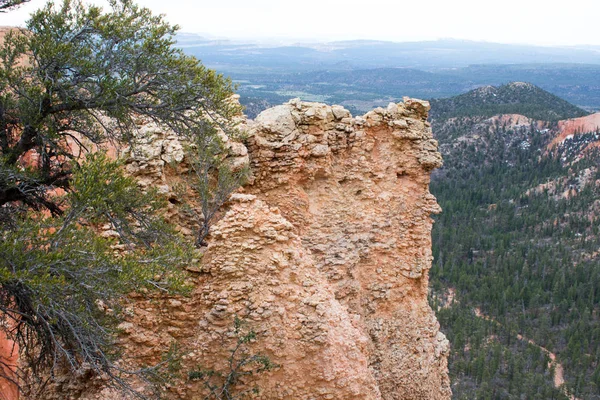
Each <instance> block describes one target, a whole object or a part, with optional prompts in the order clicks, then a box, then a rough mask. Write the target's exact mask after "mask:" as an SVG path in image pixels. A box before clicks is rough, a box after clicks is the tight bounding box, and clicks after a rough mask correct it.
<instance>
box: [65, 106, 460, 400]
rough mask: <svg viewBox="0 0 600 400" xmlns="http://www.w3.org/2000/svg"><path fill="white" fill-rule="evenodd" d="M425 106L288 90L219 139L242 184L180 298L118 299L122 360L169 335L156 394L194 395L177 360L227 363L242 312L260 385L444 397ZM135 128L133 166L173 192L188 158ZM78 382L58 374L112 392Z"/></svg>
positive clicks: (164, 138) (284, 390) (306, 394)
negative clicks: (236, 137) (175, 373)
mask: <svg viewBox="0 0 600 400" xmlns="http://www.w3.org/2000/svg"><path fill="white" fill-rule="evenodd" d="M428 110H429V105H428V104H427V103H426V102H422V101H418V100H412V99H405V101H404V103H400V104H390V105H389V106H388V108H387V109H376V110H374V111H372V112H369V113H368V114H366V115H365V116H363V117H356V118H353V117H352V116H351V115H350V113H349V112H348V111H347V110H345V109H343V108H342V107H339V106H333V107H331V106H327V105H323V104H316V103H306V102H301V101H299V100H292V101H290V102H289V103H287V104H285V105H282V106H278V107H275V108H272V109H269V110H266V111H264V112H263V113H262V114H260V115H259V116H258V117H257V118H256V120H255V121H248V122H247V123H246V124H245V127H244V129H245V130H246V131H247V132H248V140H247V143H246V146H242V145H241V144H240V143H235V142H230V143H229V145H228V147H229V150H230V154H231V157H232V158H233V162H237V163H247V162H249V163H250V165H251V169H252V178H251V180H250V183H249V184H248V185H246V187H245V188H242V189H241V190H240V192H239V193H237V194H234V195H233V196H232V198H231V201H230V203H229V204H228V205H227V208H226V210H225V212H224V215H223V216H222V218H221V219H220V220H219V221H218V223H216V224H215V225H214V226H213V228H212V231H211V234H210V237H209V240H208V243H209V244H208V247H207V248H206V249H205V250H204V255H203V257H202V260H201V261H199V263H198V265H197V266H190V270H192V271H193V272H190V275H191V276H192V278H191V279H193V282H194V289H193V292H192V294H191V295H190V296H189V297H185V298H179V297H178V298H168V299H165V298H156V297H154V298H145V297H143V296H139V295H138V296H134V297H132V298H131V299H130V300H129V305H128V308H127V310H126V311H127V313H128V315H129V321H128V322H126V323H124V324H122V325H121V328H122V330H123V335H122V338H121V340H122V344H123V345H124V347H125V349H126V351H125V355H124V362H126V363H131V364H137V365H140V364H150V363H155V362H157V361H160V356H161V353H163V352H165V351H166V350H167V349H168V348H169V345H170V344H171V343H173V342H177V343H178V347H179V349H180V350H179V351H180V354H181V355H182V357H181V365H180V366H179V368H180V369H179V372H180V378H175V380H174V381H173V384H172V385H171V386H170V387H169V388H168V390H167V392H166V393H165V394H164V395H165V397H166V398H172V399H199V398H204V395H205V387H204V385H203V384H202V382H200V381H193V380H189V379H186V378H187V376H188V372H189V371H192V370H194V369H197V368H200V367H201V368H207V369H212V370H217V371H224V370H226V369H227V358H228V355H229V349H230V348H231V347H232V345H234V344H235V335H234V334H233V331H232V321H233V319H234V316H238V317H239V318H241V319H243V320H244V321H246V323H247V324H248V325H249V326H251V327H252V328H253V329H254V330H255V331H256V332H257V338H256V339H255V340H253V341H252V342H251V343H249V347H250V350H251V351H252V352H253V353H260V354H264V355H266V356H268V357H269V359H270V360H271V361H272V362H274V363H276V364H278V365H279V368H275V369H273V370H271V371H267V372H264V373H261V374H258V375H254V376H247V377H244V378H243V379H242V382H243V385H242V387H241V389H244V388H252V387H254V386H258V387H259V388H260V392H259V394H255V395H254V396H255V397H256V398H261V399H448V398H450V396H451V392H450V384H449V379H448V375H447V353H448V342H447V340H446V338H445V336H444V335H443V334H442V333H441V332H440V331H439V325H438V323H437V321H436V319H435V316H434V314H433V312H432V310H431V309H430V308H429V305H428V303H427V285H428V270H429V268H430V266H431V261H432V256H431V236H430V232H431V226H432V219H431V218H430V214H432V213H437V212H439V211H440V209H439V206H438V205H437V203H436V200H435V198H434V197H433V196H432V195H431V194H430V193H429V190H428V184H429V175H430V172H431V170H432V169H434V168H436V167H439V166H441V157H440V154H439V153H438V151H437V142H436V141H435V140H434V139H433V138H432V134H431V129H430V128H429V124H428V123H427V122H426V118H427V112H428ZM143 133H144V135H145V136H144V137H143V138H141V139H140V140H142V141H145V145H144V146H142V148H141V149H142V150H141V151H140V150H136V151H131V152H130V153H129V158H130V159H129V165H128V169H129V171H130V172H131V173H132V174H134V175H137V176H138V177H139V178H140V179H141V180H142V183H143V184H144V185H161V187H162V189H163V190H164V192H167V193H169V192H172V188H173V185H174V183H175V182H176V181H177V177H176V176H174V175H173V173H172V172H169V171H168V170H169V167H168V164H169V163H171V164H173V163H177V162H181V161H182V160H183V158H182V157H183V156H182V153H181V152H180V150H181V145H180V144H179V143H178V142H177V140H176V138H174V137H171V136H169V135H165V134H162V133H160V132H159V131H157V128H155V127H154V128H153V127H146V128H145V130H143ZM171 213H172V216H173V218H176V220H178V221H181V222H180V223H181V225H182V231H184V232H188V233H191V232H192V230H193V228H194V227H193V226H185V218H184V217H183V216H181V215H180V214H181V213H180V212H179V211H178V210H177V207H176V206H173V207H172V210H171ZM100 384H101V382H100V383H98V385H100ZM95 386H97V385H95ZM140 387H143V385H142V384H141V383H140ZM79 388H80V389H79V390H78V391H77V392H73V391H72V390H71V389H72V388H69V383H68V382H64V385H63V386H60V385H57V386H56V390H58V392H59V393H60V392H61V391H62V393H65V392H69V391H70V393H71V396H73V398H88V399H93V398H94V399H99V398H102V399H110V398H114V399H117V398H120V397H119V395H117V394H115V393H114V392H112V391H111V390H109V389H104V390H100V391H96V390H92V389H89V388H86V389H81V387H79ZM57 396H59V397H60V395H57ZM60 398H64V397H60Z"/></svg>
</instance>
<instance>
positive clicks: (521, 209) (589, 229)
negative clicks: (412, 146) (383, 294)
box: [431, 108, 600, 399]
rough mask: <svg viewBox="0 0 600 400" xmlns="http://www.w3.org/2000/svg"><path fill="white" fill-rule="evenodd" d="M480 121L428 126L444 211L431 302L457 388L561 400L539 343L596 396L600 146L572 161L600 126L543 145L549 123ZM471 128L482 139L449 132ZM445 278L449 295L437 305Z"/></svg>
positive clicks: (572, 382) (569, 382) (569, 386)
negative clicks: (439, 163)
mask: <svg viewBox="0 0 600 400" xmlns="http://www.w3.org/2000/svg"><path fill="white" fill-rule="evenodd" d="M526 111H527V110H526V109H525V110H520V109H518V108H517V109H516V110H515V112H519V113H526ZM480 122H481V118H472V119H469V118H462V119H460V125H459V126H458V128H457V126H456V125H455V124H451V123H449V122H448V123H446V124H436V125H434V132H435V134H436V136H437V138H438V139H439V140H440V143H441V146H442V149H443V153H444V157H445V167H444V169H443V170H442V171H440V172H439V174H438V175H437V176H436V177H434V179H433V181H432V184H431V191H432V193H433V194H435V195H436V197H437V198H438V202H439V203H440V205H441V206H442V208H443V210H444V211H443V213H442V214H441V215H439V216H438V217H436V223H435V225H434V230H433V243H434V248H433V252H434V257H435V260H434V264H433V268H432V270H431V285H432V289H433V292H434V293H435V295H434V296H433V297H432V304H433V306H434V308H435V309H438V312H437V314H438V318H439V320H440V323H441V325H442V330H443V331H444V332H446V334H447V335H448V338H449V340H450V342H451V344H452V353H451V357H450V373H451V379H452V381H453V385H454V386H453V390H454V395H455V398H457V399H472V398H478V399H479V398H480V399H488V398H489V399H513V398H514V399H517V398H528V399H530V398H531V399H550V398H554V399H564V398H565V394H564V392H561V391H560V390H557V389H556V388H554V384H553V372H552V371H551V370H550V369H549V368H548V357H547V355H546V354H545V353H544V352H542V351H540V348H539V347H538V346H542V347H544V348H546V349H548V350H549V351H551V352H553V353H555V354H556V355H557V361H558V362H559V363H560V364H562V366H563V367H564V378H565V381H566V391H567V392H568V393H572V394H574V395H575V396H577V397H578V398H585V399H600V380H599V379H600V349H599V348H598V346H597V343H598V342H599V341H600V319H599V318H598V315H599V312H600V291H599V290H598V287H599V284H600V268H598V254H597V251H598V249H599V248H600V230H599V228H598V227H599V226H600V208H599V207H598V201H597V199H598V198H599V196H600V190H599V188H598V186H597V184H595V183H594V182H595V181H594V179H598V176H600V175H599V174H598V170H599V166H600V153H599V152H598V151H595V152H594V151H588V152H586V153H583V154H584V157H583V158H582V159H581V160H580V161H575V160H576V156H577V155H578V154H581V152H580V150H581V149H582V148H583V147H585V143H589V141H590V140H592V138H595V135H596V134H595V133H592V134H589V135H578V136H577V137H576V138H574V139H573V140H570V141H566V142H565V143H564V145H563V146H562V147H560V148H559V149H558V150H556V151H555V152H554V154H551V155H549V156H544V155H543V152H544V149H545V147H546V145H547V143H548V142H549V141H550V140H551V138H552V136H551V133H550V132H546V131H538V130H537V129H535V127H534V126H525V127H511V126H507V125H502V124H495V125H491V126H486V127H485V129H482V128H478V124H479V123H480ZM487 128H490V129H487ZM457 130H458V131H459V132H458V133H457V132H456V131H457ZM469 132H472V133H477V134H478V136H479V138H478V139H477V140H471V141H462V142H457V141H456V137H457V136H463V135H464V134H466V133H469ZM595 140H597V139H595ZM580 142H581V143H580ZM588 169H589V171H591V172H592V173H593V176H594V178H593V179H592V180H589V181H587V183H586V181H585V180H584V179H583V176H584V175H585V173H584V172H585V171H586V170H588ZM549 182H550V184H549V185H545V184H548V183H549ZM541 185H545V186H541ZM535 188H538V189H537V190H532V189H535ZM566 192H569V195H568V196H566V195H564V194H565V193H566ZM448 288H452V289H453V290H455V291H456V297H455V301H454V303H453V304H452V305H451V306H450V307H448V308H443V307H439V308H438V305H439V304H441V300H440V299H442V298H443V297H444V293H445V292H446V291H447V290H448ZM475 310H481V312H482V313H483V315H486V316H487V317H489V318H491V319H492V320H486V319H484V318H478V317H476V316H475ZM494 321H495V322H494ZM519 334H520V335H522V336H523V338H521V339H518V336H517V335H519ZM527 340H532V341H533V342H534V343H535V345H533V344H530V343H529V342H528V341H527Z"/></svg>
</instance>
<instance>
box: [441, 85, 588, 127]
mask: <svg viewBox="0 0 600 400" xmlns="http://www.w3.org/2000/svg"><path fill="white" fill-rule="evenodd" d="M498 114H522V115H525V116H526V117H529V118H533V119H537V120H542V121H558V120H561V119H568V118H575V117H582V116H584V115H587V112H585V111H584V110H582V109H580V108H578V107H575V106H574V105H572V104H570V103H568V102H566V101H565V100H563V99H561V98H559V97H556V96H555V95H553V94H551V93H548V92H546V91H545V90H542V89H540V88H538V87H536V86H534V85H532V84H528V83H522V82H513V83H509V84H507V85H502V86H500V87H493V86H485V87H481V88H479V89H475V90H472V91H470V92H468V93H465V94H461V95H460V96H455V97H451V98H449V99H434V100H431V114H430V118H431V119H434V120H438V121H443V120H446V119H448V118H455V117H474V116H479V117H492V116H494V115H498Z"/></svg>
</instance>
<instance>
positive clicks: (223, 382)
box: [188, 316, 280, 400]
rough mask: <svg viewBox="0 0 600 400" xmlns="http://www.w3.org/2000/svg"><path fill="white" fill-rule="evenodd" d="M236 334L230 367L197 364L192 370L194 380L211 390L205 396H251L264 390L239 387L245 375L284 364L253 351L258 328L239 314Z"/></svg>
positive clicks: (230, 399)
mask: <svg viewBox="0 0 600 400" xmlns="http://www.w3.org/2000/svg"><path fill="white" fill-rule="evenodd" d="M232 334H233V336H234V337H235V343H234V345H233V347H232V348H231V349H230V350H229V357H228V359H227V369H226V370H224V371H215V370H213V369H203V368H197V369H195V370H193V371H190V372H189V373H188V379H189V380H190V381H202V382H203V384H204V387H205V388H206V390H207V392H208V394H207V395H206V396H205V397H204V400H234V399H241V398H246V397H251V395H254V396H256V395H258V394H259V393H260V389H259V388H258V387H253V388H251V389H246V390H240V389H238V388H237V386H238V385H239V384H240V383H241V380H242V379H243V377H244V376H251V375H255V374H261V373H263V372H266V371H271V370H274V369H277V368H279V367H280V366H279V365H277V364H274V363H273V362H272V361H271V360H270V359H269V358H268V357H267V356H264V355H261V354H251V353H252V352H251V351H250V348H249V346H250V344H251V343H252V342H255V341H256V340H257V334H256V332H254V330H252V329H248V326H247V323H246V322H245V321H243V320H241V319H240V318H238V317H237V316H235V318H234V321H233V332H232Z"/></svg>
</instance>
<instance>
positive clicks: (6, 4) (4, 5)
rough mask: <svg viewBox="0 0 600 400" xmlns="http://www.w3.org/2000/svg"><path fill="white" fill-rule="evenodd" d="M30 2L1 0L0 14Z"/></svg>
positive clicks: (25, 0)
mask: <svg viewBox="0 0 600 400" xmlns="http://www.w3.org/2000/svg"><path fill="white" fill-rule="evenodd" d="M29 1H30V0H0V12H6V11H8V10H11V9H13V8H15V7H18V6H20V5H21V4H23V3H27V2H29Z"/></svg>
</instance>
